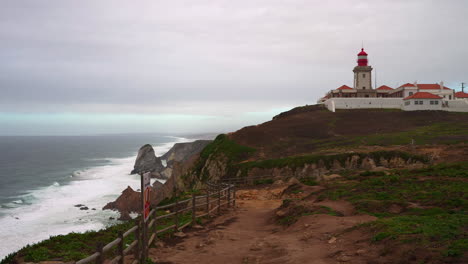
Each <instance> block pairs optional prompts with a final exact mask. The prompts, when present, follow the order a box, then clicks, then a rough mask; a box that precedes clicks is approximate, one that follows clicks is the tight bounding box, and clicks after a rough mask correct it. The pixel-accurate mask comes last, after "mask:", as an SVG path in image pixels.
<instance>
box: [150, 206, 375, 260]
mask: <svg viewBox="0 0 468 264" xmlns="http://www.w3.org/2000/svg"><path fill="white" fill-rule="evenodd" d="M280 204H281V200H240V201H239V202H238V207H237V208H236V209H234V210H230V211H229V212H226V213H225V214H224V215H222V216H220V217H218V218H216V219H215V220H214V221H213V222H211V223H210V224H207V225H206V226H205V227H204V228H203V229H199V230H193V231H191V232H187V237H185V238H183V239H178V240H176V241H173V243H168V244H166V245H164V246H160V247H158V248H153V249H151V250H150V257H151V258H152V259H153V260H154V261H155V262H156V263H166V264H169V263H173V264H183V263H212V264H216V263H223V264H229V263H239V264H254V263H255V264H260V263H271V264H275V263H314V264H322V263H337V262H338V263H339V262H348V263H367V262H364V261H361V260H360V258H359V256H358V255H359V252H364V251H363V250H362V249H361V247H362V246H363V245H360V244H359V243H354V242H353V243H351V244H350V243H345V242H343V241H340V240H339V239H336V238H334V237H333V236H332V234H334V233H335V232H338V231H340V230H344V229H346V228H349V227H351V226H353V225H356V224H359V223H362V222H367V221H370V220H373V218H372V217H369V216H359V215H354V216H345V217H336V216H331V215H312V216H305V217H302V218H301V219H300V220H299V221H298V222H297V223H296V224H293V225H292V226H290V227H288V228H285V227H283V226H280V225H277V224H276V223H275V222H274V221H273V217H274V213H275V209H276V208H277V207H278V206H280ZM356 236H358V238H357V239H356V240H358V239H360V238H359V236H360V234H356ZM342 247H346V249H344V248H342ZM356 252H358V253H356ZM349 261H350V262H349Z"/></svg>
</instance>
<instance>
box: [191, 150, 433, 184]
mask: <svg viewBox="0 0 468 264" xmlns="http://www.w3.org/2000/svg"><path fill="white" fill-rule="evenodd" d="M335 157H336V158H335ZM302 158H303V157H297V160H294V159H291V160H289V161H286V162H285V160H265V161H260V162H253V163H251V164H249V162H241V163H239V164H234V165H233V164H229V160H228V159H227V158H226V157H225V156H224V155H213V156H210V157H209V158H208V159H207V160H206V162H205V163H204V166H203V167H202V169H201V170H200V173H199V175H197V176H194V175H192V178H195V179H198V180H199V181H205V180H210V181H218V180H226V179H230V178H244V179H249V178H253V177H262V176H265V177H270V176H271V177H272V178H277V179H281V178H285V179H288V178H292V177H295V178H309V177H310V178H314V179H316V180H318V181H320V180H323V179H324V177H326V176H327V175H330V174H333V173H339V172H341V171H344V170H362V171H365V170H368V171H378V170H387V169H392V168H408V169H415V168H422V167H424V166H425V163H427V161H425V160H424V158H423V157H420V156H412V155H409V154H407V153H403V152H401V153H400V152H376V153H367V154H366V153H364V154H363V153H361V154H358V153H356V154H344V155H343V154H341V155H332V156H318V157H312V158H311V160H313V161H306V162H300V163H299V164H298V162H297V161H298V160H300V159H302ZM244 165H245V166H244Z"/></svg>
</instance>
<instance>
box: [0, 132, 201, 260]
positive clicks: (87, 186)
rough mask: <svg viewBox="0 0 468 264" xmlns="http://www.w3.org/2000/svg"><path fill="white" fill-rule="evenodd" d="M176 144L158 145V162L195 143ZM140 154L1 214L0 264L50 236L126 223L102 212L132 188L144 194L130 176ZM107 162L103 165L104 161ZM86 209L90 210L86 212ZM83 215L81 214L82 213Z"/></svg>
mask: <svg viewBox="0 0 468 264" xmlns="http://www.w3.org/2000/svg"><path fill="white" fill-rule="evenodd" d="M171 138H173V139H174V141H171V142H167V143H158V144H157V145H156V144H154V149H155V152H156V155H157V156H162V155H163V154H164V153H166V152H167V151H168V150H169V149H170V148H171V147H172V146H173V145H174V144H176V143H180V142H189V141H192V140H193V139H189V138H182V137H171ZM136 152H137V149H135V154H134V155H132V156H129V157H126V158H107V159H106V160H108V164H105V165H98V166H95V167H90V168H84V169H82V170H80V171H78V172H75V173H74V174H73V180H71V181H70V182H69V183H68V184H64V185H60V184H58V183H54V184H53V185H51V186H48V187H46V188H41V189H39V190H31V191H29V192H28V194H26V195H25V197H28V196H33V197H34V199H35V201H33V202H31V204H19V205H18V206H17V207H15V208H2V213H3V216H0V223H1V225H0V234H2V235H0V238H1V239H2V240H3V241H9V243H8V244H7V243H5V245H4V246H2V247H1V249H0V260H1V259H3V258H5V257H6V256H8V255H9V254H11V253H13V252H17V251H18V250H20V249H21V248H23V247H24V246H26V245H28V244H34V243H38V242H40V241H43V240H45V239H48V238H49V237H50V236H56V235H65V234H69V233H73V232H75V233H83V232H86V231H97V230H101V229H104V228H106V227H109V226H111V225H115V224H118V223H121V221H118V220H115V219H117V218H118V216H119V213H118V212H116V211H111V210H102V207H103V206H104V205H105V204H107V203H108V202H111V201H113V200H115V199H116V198H117V197H118V196H119V195H120V194H121V192H122V191H123V190H124V189H125V188H126V187H127V186H130V187H132V188H134V189H138V188H139V184H140V182H139V181H140V179H139V177H138V175H130V171H131V170H132V168H133V164H134V162H135V158H136ZM103 160H104V159H103ZM78 204H81V205H84V206H85V207H87V208H88V209H87V210H85V209H81V207H76V205H78ZM80 209H81V210H80Z"/></svg>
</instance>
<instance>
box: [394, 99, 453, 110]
mask: <svg viewBox="0 0 468 264" xmlns="http://www.w3.org/2000/svg"><path fill="white" fill-rule="evenodd" d="M415 101H418V102H423V104H422V105H421V104H415ZM431 101H437V102H439V103H438V104H432V105H431ZM407 102H409V105H406V103H407ZM402 109H403V110H404V111H416V110H445V109H442V100H441V99H409V100H404V101H403V107H402Z"/></svg>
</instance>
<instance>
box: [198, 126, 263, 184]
mask: <svg viewBox="0 0 468 264" xmlns="http://www.w3.org/2000/svg"><path fill="white" fill-rule="evenodd" d="M254 152H255V149H253V148H250V147H246V146H242V145H239V144H237V143H236V142H234V141H233V140H231V139H229V138H228V136H227V135H225V134H220V135H218V136H217V137H216V139H215V140H214V141H213V142H211V143H210V144H208V145H207V146H206V147H205V148H204V149H203V150H202V152H201V153H200V158H199V159H198V161H197V163H196V164H195V166H194V169H193V171H194V172H195V173H196V175H198V178H199V179H200V180H201V181H202V182H205V181H207V180H208V172H207V171H206V170H203V167H204V166H205V164H206V162H207V161H208V159H209V158H216V157H221V156H223V157H224V158H225V159H226V162H227V166H228V168H229V167H231V166H233V164H235V163H238V162H240V161H242V160H244V159H246V158H247V157H248V156H249V155H250V154H252V153H254Z"/></svg>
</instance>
